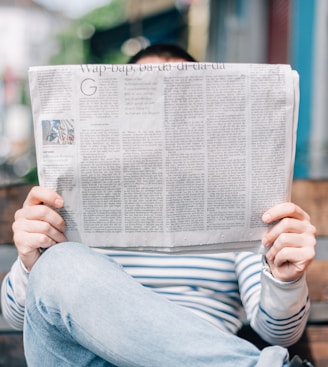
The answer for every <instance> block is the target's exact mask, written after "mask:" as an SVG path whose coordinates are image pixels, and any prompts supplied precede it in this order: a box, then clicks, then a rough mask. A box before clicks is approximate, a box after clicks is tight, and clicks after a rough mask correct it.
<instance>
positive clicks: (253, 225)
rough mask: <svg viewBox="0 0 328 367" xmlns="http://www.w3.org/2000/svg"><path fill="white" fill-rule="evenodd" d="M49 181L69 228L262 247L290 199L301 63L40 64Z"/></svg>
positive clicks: (81, 235)
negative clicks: (277, 208) (277, 211)
mask: <svg viewBox="0 0 328 367" xmlns="http://www.w3.org/2000/svg"><path fill="white" fill-rule="evenodd" d="M29 81H30V91H31V101H32V110H33V120H34V131H35V143H36V152H37V162H38V174H39V183H40V185H42V186H47V187H49V188H52V189H54V190H56V191H58V192H59V193H60V194H61V195H62V196H63V197H64V200H65V207H64V209H63V210H61V211H60V213H61V214H62V216H63V217H64V219H65V220H66V223H67V232H66V235H67V238H68V239H69V240H72V241H81V242H83V243H85V244H88V245H89V246H92V247H108V248H120V249H127V250H134V251H158V252H218V251H246V250H250V251H255V252H258V251H261V250H262V247H261V236H262V234H263V233H264V232H265V231H266V230H267V226H266V225H265V224H263V223H262V221H261V216H262V214H263V212H264V211H265V210H267V209H268V208H270V207H271V206H273V205H275V204H278V203H281V202H284V201H288V200H289V199H290V192H291V183H292V176H293V166H294V156H295V144H296V128H297V119H298V107H299V80H298V74H297V72H295V71H294V70H292V69H291V68H290V66H289V65H266V64H219V63H186V62H182V63H167V64H149V65H65V66H43V67H31V68H30V70H29Z"/></svg>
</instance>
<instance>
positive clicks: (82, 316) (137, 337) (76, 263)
mask: <svg viewBox="0 0 328 367" xmlns="http://www.w3.org/2000/svg"><path fill="white" fill-rule="evenodd" d="M24 345H25V354H26V360H27V363H28V365H29V366H32V367H38V366H40V367H44V366H47V367H52V366H53V367H60V366H78V367H83V366H139V367H140V366H145V367H161V366H163V367H164V366H165V367H180V366H183V367H198V366H206V367H214V366H220V367H224V366H227V367H231V366H238V367H251V366H252V367H255V366H256V367H268V366H270V367H276V366H277V367H278V366H279V367H282V366H288V362H287V360H288V352H287V350H286V349H285V348H281V347H268V348H265V349H264V350H263V351H260V350H258V349H257V348H256V347H255V346H254V345H252V344H251V343H249V342H247V341H245V340H243V339H240V338H238V337H237V336H234V335H230V334H227V333H225V332H222V331H220V330H219V329H217V328H216V327H215V326H212V325H211V324H210V323H209V322H207V321H205V320H203V319H202V318H200V317H198V316H196V315H195V314H193V313H192V312H191V311H189V310H187V309H185V308H183V307H181V306H179V305H176V304H174V303H173V302H170V301H168V300H166V299H165V298H164V297H163V296H160V295H158V294H156V293H155V292H153V291H152V290H150V289H148V288H145V287H144V286H142V285H141V284H140V283H138V282H137V281H136V280H135V279H133V278H132V277H131V276H129V275H128V274H126V272H124V270H123V269H122V267H121V266H120V265H118V264H117V263H115V262H114V261H113V260H111V259H110V258H109V256H106V255H102V254H99V253H96V252H95V251H93V250H92V249H89V248H88V247H86V246H84V245H81V244H77V243H69V242H67V243H62V244H59V245H56V246H54V247H52V248H50V249H48V250H47V251H46V252H45V253H44V254H43V255H42V256H41V258H40V259H39V261H38V262H37V264H35V266H34V268H33V270H32V271H31V274H30V278H29V283H28V289H27V299H26V310H25V323H24Z"/></svg>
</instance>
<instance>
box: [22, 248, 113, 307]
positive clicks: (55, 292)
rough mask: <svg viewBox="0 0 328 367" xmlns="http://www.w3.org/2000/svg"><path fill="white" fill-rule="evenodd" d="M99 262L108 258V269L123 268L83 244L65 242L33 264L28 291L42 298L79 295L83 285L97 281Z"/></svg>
mask: <svg viewBox="0 0 328 367" xmlns="http://www.w3.org/2000/svg"><path fill="white" fill-rule="evenodd" d="M99 261H100V262H101V263H103V262H104V261H105V262H106V263H105V266H106V268H107V269H111V268H113V269H115V271H117V269H118V268H120V266H119V265H117V264H116V263H115V262H114V261H113V260H111V259H110V258H109V257H108V256H105V255H101V254H99V253H96V252H95V251H94V250H92V249H90V248H89V247H87V246H85V245H82V244H80V243H75V242H64V243H60V244H57V245H55V246H52V247H51V248H49V249H47V250H46V251H45V252H44V253H43V254H42V255H41V257H40V259H39V260H38V261H37V263H36V264H35V265H34V267H33V269H32V271H31V273H30V276H29V282H28V293H29V294H31V295H32V296H33V298H34V299H43V300H44V299H45V298H47V297H50V298H51V299H53V298H57V299H61V298H62V297H70V299H74V296H77V297H78V298H80V296H81V290H82V289H83V287H87V286H88V284H89V285H91V284H92V282H94V281H95V279H92V278H93V276H94V274H95V273H96V272H97V270H98V268H99ZM109 273H110V272H109ZM108 280H109V281H110V279H108Z"/></svg>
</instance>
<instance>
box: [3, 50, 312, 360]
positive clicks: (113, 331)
mask: <svg viewBox="0 0 328 367" xmlns="http://www.w3.org/2000/svg"><path fill="white" fill-rule="evenodd" d="M176 61H194V60H193V58H192V57H191V56H190V55H188V54H186V53H185V51H183V50H181V49H180V48H179V47H176V46H173V45H154V46H150V47H149V48H147V49H145V50H143V51H141V52H140V53H139V54H137V55H136V56H135V57H134V58H133V59H132V62H134V63H150V62H151V63H161V62H176ZM64 205H65V203H64V201H63V199H62V197H61V196H60V195H59V194H58V193H56V192H54V191H52V190H50V189H48V188H45V187H34V188H33V189H32V190H31V191H30V193H29V194H28V196H27V198H26V200H25V202H24V205H23V207H22V208H21V209H20V210H18V211H17V212H16V215H15V222H14V224H13V230H14V241H15V244H16V247H17V251H18V255H19V257H18V259H17V261H16V262H15V263H14V264H13V266H12V269H11V271H10V273H9V274H7V276H6V278H5V280H4V282H3V285H2V310H3V313H4V316H5V317H6V319H7V320H8V321H9V322H10V323H11V324H12V325H13V326H14V327H16V328H18V329H22V328H24V346H25V354H26V359H27V362H28V364H29V365H30V366H33V367H37V366H47V367H51V366H56V367H57V366H79V367H81V366H145V367H157V366H174V367H179V366H186V367H193V366H195V367H196V366H208V367H210V366H229V367H230V366H233V365H238V367H251V366H257V367H276V366H277V367H278V366H279V367H281V366H284V367H287V366H292V367H295V366H302V365H304V366H306V365H309V364H307V363H306V362H304V364H302V361H301V360H300V359H294V360H293V361H292V362H289V360H288V359H289V357H288V352H287V350H286V349H285V348H284V347H286V346H288V345H291V344H293V343H295V342H296V341H297V340H298V339H299V338H300V336H301V335H302V333H303V330H304V327H305V325H306V321H307V317H308V313H309V299H308V290H307V285H306V281H305V276H304V274H305V271H306V268H307V266H308V265H309V264H310V262H311V261H312V259H313V258H314V254H315V252H314V248H315V228H314V226H313V225H312V224H311V223H310V218H309V216H308V214H307V213H306V212H304V211H303V210H302V209H301V208H299V207H298V206H296V205H294V204H292V203H283V204H280V205H277V206H275V207H273V208H271V209H270V210H268V211H267V212H266V213H264V214H263V217H262V220H263V221H264V222H265V223H267V224H270V223H272V224H274V225H273V226H272V227H271V229H270V230H268V232H267V233H266V234H265V235H264V236H263V239H262V242H263V244H264V245H265V246H267V247H268V252H267V254H266V255H265V258H263V259H262V256H261V255H258V254H253V253H225V254H211V255H209V254H206V255H159V254H150V253H138V254H137V253H131V252H123V251H109V250H108V251H105V250H94V249H90V248H88V247H87V246H84V245H82V244H78V243H71V242H67V239H66V237H65V234H64V231H65V223H64V220H63V218H62V217H61V216H60V215H59V214H58V213H57V211H56V209H58V208H61V207H63V206H64ZM41 248H42V249H47V250H46V251H40V249H41ZM241 307H243V308H244V310H245V312H246V314H247V318H248V320H249V321H250V324H251V326H252V327H253V329H254V330H255V331H256V332H257V333H258V334H259V335H260V336H261V337H262V338H264V339H265V340H266V341H267V342H269V343H271V344H272V345H276V346H273V347H268V348H265V349H264V350H263V351H260V350H258V349H257V348H256V347H255V346H253V345H252V344H250V343H249V342H247V341H245V340H243V339H240V338H238V337H236V336H235V335H234V334H236V332H237V331H238V329H239V328H240V326H241V321H240V317H239V316H240V310H241Z"/></svg>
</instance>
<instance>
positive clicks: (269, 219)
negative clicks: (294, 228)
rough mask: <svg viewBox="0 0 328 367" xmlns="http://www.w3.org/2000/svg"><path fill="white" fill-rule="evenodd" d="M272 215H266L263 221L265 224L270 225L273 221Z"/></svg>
mask: <svg viewBox="0 0 328 367" xmlns="http://www.w3.org/2000/svg"><path fill="white" fill-rule="evenodd" d="M271 218H272V217H271V215H270V214H269V213H264V214H263V216H262V220H263V222H265V223H269V222H270V221H271Z"/></svg>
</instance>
